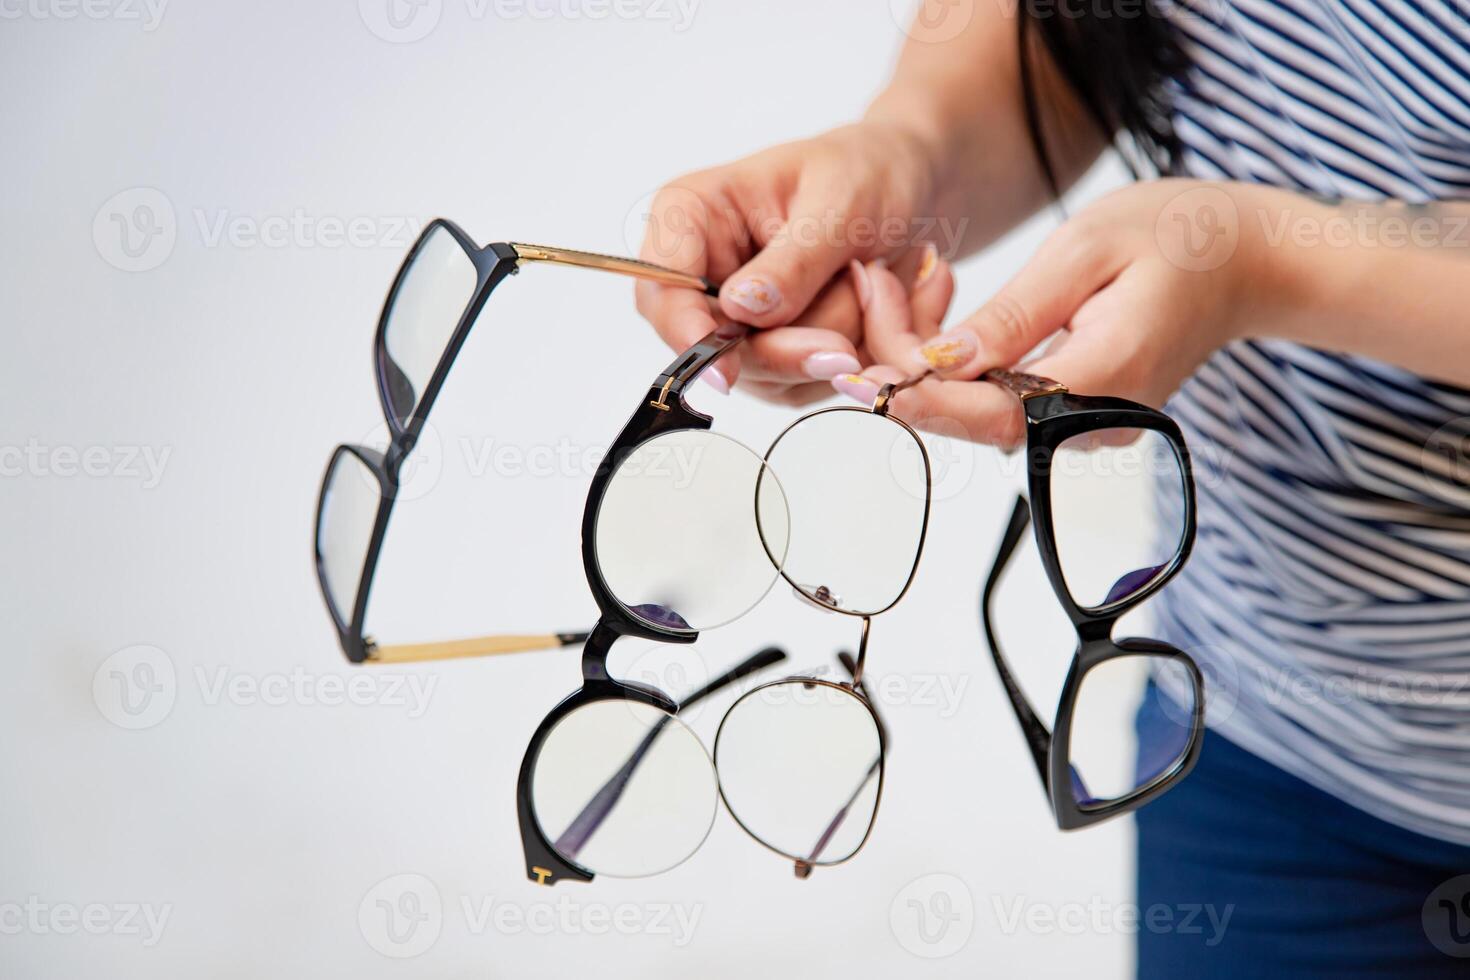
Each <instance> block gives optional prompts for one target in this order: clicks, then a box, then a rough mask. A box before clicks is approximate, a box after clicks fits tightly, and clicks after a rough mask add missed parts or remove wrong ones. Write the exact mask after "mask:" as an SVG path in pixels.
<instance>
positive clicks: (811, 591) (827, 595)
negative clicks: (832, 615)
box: [791, 585, 842, 612]
mask: <svg viewBox="0 0 1470 980" xmlns="http://www.w3.org/2000/svg"><path fill="white" fill-rule="evenodd" d="M791 591H792V592H794V593H795V594H796V597H797V598H798V599H800V600H801V601H802V602H805V603H806V604H807V605H809V606H816V607H817V608H818V609H820V610H822V611H823V612H835V611H837V610H838V609H840V608H841V607H842V596H840V595H838V594H837V593H836V592H833V591H832V590H831V589H829V588H827V587H826V586H825V585H818V586H817V587H816V588H812V587H810V586H806V585H802V586H793V587H792V589H791Z"/></svg>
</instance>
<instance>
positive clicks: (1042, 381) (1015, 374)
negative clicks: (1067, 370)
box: [873, 368, 1067, 415]
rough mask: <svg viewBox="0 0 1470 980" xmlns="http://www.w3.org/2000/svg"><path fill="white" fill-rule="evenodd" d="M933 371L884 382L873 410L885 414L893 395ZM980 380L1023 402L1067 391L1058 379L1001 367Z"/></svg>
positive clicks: (932, 373) (981, 376)
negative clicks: (1002, 389) (1000, 388)
mask: <svg viewBox="0 0 1470 980" xmlns="http://www.w3.org/2000/svg"><path fill="white" fill-rule="evenodd" d="M934 373H935V372H934V371H932V370H929V371H921V372H919V373H918V374H914V375H910V376H909V377H907V378H904V379H903V380H902V381H896V382H894V383H892V384H886V385H884V386H883V387H881V388H879V389H878V396H877V397H876V398H875V399H874V400H873V411H874V412H876V413H877V414H879V415H887V414H888V409H889V404H888V403H889V402H890V401H891V400H892V399H893V396H894V395H896V394H898V393H899V392H900V391H903V390H904V389H905V388H912V387H913V386H914V385H916V384H918V383H919V382H920V381H923V380H924V379H926V378H929V377H931V376H933V375H934ZM980 380H981V381H989V382H991V383H992V384H998V385H1000V386H1001V387H1002V388H1004V389H1006V390H1007V391H1009V392H1010V393H1011V394H1013V395H1015V396H1016V397H1017V398H1019V399H1021V401H1023V402H1024V401H1026V400H1027V399H1029V398H1037V397H1040V396H1041V395H1060V394H1066V392H1067V386H1066V385H1064V384H1062V383H1061V382H1060V381H1053V380H1052V379H1051V378H1043V377H1042V376H1041V375H1039V374H1027V373H1025V372H1024V371H1007V370H1005V369H1003V368H993V369H991V370H989V371H986V372H985V373H984V374H982V375H980Z"/></svg>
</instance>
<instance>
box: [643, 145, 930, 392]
mask: <svg viewBox="0 0 1470 980" xmlns="http://www.w3.org/2000/svg"><path fill="white" fill-rule="evenodd" d="M933 183H934V182H933V179H932V177H931V175H930V173H929V165H928V163H927V162H926V158H925V151H924V149H923V147H922V146H921V143H920V141H919V140H918V139H917V138H916V137H915V136H913V135H911V134H908V133H907V132H906V131H905V130H903V129H902V128H900V127H897V126H892V125H887V124H883V123H878V122H863V123H858V124H856V125H852V126H848V127H845V128H842V129H838V130H835V131H833V132H831V133H827V134H825V135H823V136H819V137H817V138H815V139H810V140H803V141H801V142H797V143H789V144H786V145H783V146H777V147H774V148H772V149H769V150H765V151H764V152H761V153H758V154H756V155H754V156H752V157H748V158H746V159H744V160H740V161H737V162H735V163H732V164H728V165H726V166H722V167H716V168H714V169H712V170H705V171H701V172H699V173H695V174H691V175H689V176H686V177H682V178H680V179H678V180H675V181H673V182H672V183H671V184H669V185H668V186H666V187H665V188H663V189H662V190H661V191H659V193H658V194H657V195H655V197H654V201H653V207H652V209H651V213H650V215H649V223H648V228H647V231H646V234H645V238H644V242H643V247H642V250H641V252H640V257H641V258H643V259H645V260H647V261H650V262H657V263H659V264H660V265H667V266H672V267H674V268H676V269H680V270H682V271H686V272H690V273H693V274H695V275H701V276H707V277H708V278H710V279H713V280H715V281H717V282H719V281H723V283H724V288H723V289H722V290H721V292H720V299H719V303H718V305H717V306H716V305H714V304H711V303H710V302H709V300H708V299H707V298H706V297H704V296H701V295H699V294H697V293H694V292H692V291H690V290H688V289H677V288H671V287H665V286H659V285H657V284H655V283H648V282H640V283H639V284H638V286H637V297H638V310H639V312H641V313H642V314H643V315H644V316H645V317H646V318H647V319H648V320H649V322H651V323H652V324H653V326H654V328H655V329H656V330H657V331H658V333H659V335H660V336H662V337H663V338H664V340H665V341H667V342H668V344H669V345H670V346H671V347H674V348H675V349H679V350H682V349H684V348H685V347H688V346H689V345H691V344H693V343H694V342H695V341H697V340H698V339H699V338H700V337H702V336H704V335H705V334H707V333H709V332H710V331H711V330H713V329H715V327H716V325H717V321H738V322H741V323H748V324H751V325H754V326H757V327H777V326H779V327H782V329H780V330H770V331H759V332H757V333H756V334H755V335H754V336H752V337H751V338H749V339H748V340H747V341H746V342H745V343H744V344H742V345H741V348H740V349H739V350H738V351H732V352H731V353H730V354H727V355H726V356H725V357H723V358H722V359H721V361H720V364H719V366H718V369H711V370H709V371H706V372H705V374H704V377H705V378H706V379H708V380H710V381H711V383H712V384H714V385H715V386H716V387H717V388H723V389H724V390H728V388H729V385H732V384H734V383H735V381H736V378H737V376H738V377H739V378H740V379H741V380H742V382H743V383H744V385H745V387H747V388H749V389H750V390H752V391H754V392H755V393H756V394H759V395H761V396H762V397H766V398H770V399H773V400H778V401H783V402H787V403H793V404H797V403H804V402H808V401H812V400H815V399H817V398H822V397H826V396H828V395H830V394H831V388H830V387H828V384H827V382H828V381H830V380H831V379H832V378H834V377H836V376H837V375H840V374H848V373H852V372H856V371H858V370H859V369H860V367H861V365H862V364H867V363H871V358H869V357H868V356H867V354H866V352H865V351H864V349H863V336H862V322H861V316H860V312H859V308H858V301H857V296H856V294H855V292H854V290H853V282H852V279H851V278H850V276H848V275H847V274H846V270H847V269H848V267H849V263H851V262H852V261H853V260H861V261H871V260H874V259H879V258H882V259H886V260H888V261H889V262H890V263H891V264H892V267H893V268H896V269H899V270H900V271H901V272H903V273H904V274H905V275H906V276H907V277H908V278H909V279H912V277H913V276H914V275H915V274H917V270H918V267H919V265H920V264H921V262H922V261H923V260H924V258H925V254H926V250H925V249H924V248H923V246H924V244H925V243H924V242H922V241H918V240H916V239H917V238H918V237H920V236H919V235H918V234H916V232H921V231H923V229H922V227H921V226H918V225H916V224H915V222H914V221H913V220H912V219H913V218H914V216H915V215H917V214H921V213H930V214H932V213H934V209H933V208H932V206H931V194H932V186H933ZM941 244H943V243H941ZM951 244H953V243H951ZM929 254H931V255H932V252H930V253H929ZM788 324H794V325H793V326H787V325H788ZM737 355H738V356H737Z"/></svg>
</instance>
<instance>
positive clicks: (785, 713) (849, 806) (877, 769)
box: [715, 680, 882, 864]
mask: <svg viewBox="0 0 1470 980" xmlns="http://www.w3.org/2000/svg"><path fill="white" fill-rule="evenodd" d="M881 746H882V742H881V739H880V738H879V734H878V725H877V723H876V722H875V721H874V719H873V714H872V712H871V711H869V710H868V707H867V705H865V704H863V703H862V702H861V701H860V700H858V698H857V697H856V696H854V695H853V694H852V693H850V692H848V691H845V690H843V689H841V688H838V687H835V686H833V685H830V684H821V683H810V682H808V683H803V682H802V681H799V680H794V681H782V682H780V683H777V684H771V685H768V686H766V687H761V688H757V689H756V690H754V691H751V692H750V693H749V694H747V695H745V696H744V697H743V698H741V699H740V700H739V701H737V702H736V703H735V704H734V706H733V707H731V708H730V711H729V713H728V714H727V715H726V716H725V720H724V722H723V723H722V724H721V725H720V734H719V738H718V739H717V740H716V742H715V767H716V768H717V769H718V770H719V777H720V789H721V792H722V793H723V794H724V796H725V804H726V805H727V806H728V807H729V808H730V812H731V813H732V814H734V816H735V819H736V820H738V821H740V824H741V826H743V827H744V828H745V829H746V830H747V831H749V832H750V834H751V835H752V836H753V837H755V838H756V839H757V840H759V841H761V842H762V843H764V844H766V845H767V846H768V847H770V848H772V849H774V850H776V851H779V852H780V853H782V854H785V855H786V856H787V857H790V858H793V859H796V860H800V861H805V862H807V863H809V864H836V863H837V862H839V861H843V860H846V859H847V858H849V857H851V856H852V855H853V854H854V853H855V852H856V851H857V849H858V848H859V847H861V846H862V843H863V840H864V839H865V838H866V837H867V834H868V828H869V827H871V826H872V823H873V816H874V814H875V812H876V811H877V808H878V790H879V786H880V782H881V777H882V747H881Z"/></svg>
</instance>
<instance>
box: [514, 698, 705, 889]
mask: <svg viewBox="0 0 1470 980" xmlns="http://www.w3.org/2000/svg"><path fill="white" fill-rule="evenodd" d="M531 779H532V782H531V800H532V805H533V806H534V808H535V811H536V821H537V823H538V824H539V825H540V827H541V830H542V833H544V834H545V835H546V838H547V840H549V841H550V842H551V844H552V846H553V847H554V848H555V849H556V852H557V853H558V854H560V855H561V856H562V857H563V858H565V859H566V860H568V861H570V862H572V863H573V864H577V865H580V866H581V867H583V868H586V869H587V870H588V871H591V872H593V873H594V874H600V875H608V876H610V877H614V878H640V877H643V876H645V875H653V874H658V873H659V872H662V871H667V870H669V869H670V868H672V867H675V866H676V865H678V864H680V863H682V862H683V861H684V860H685V859H686V858H688V857H689V855H691V854H693V853H694V852H695V851H696V850H698V849H699V845H700V844H702V843H703V842H704V838H705V837H706V835H708V834H709V828H710V825H711V823H713V822H714V818H715V809H716V808H717V807H718V805H719V786H718V784H717V782H716V779H715V773H714V767H713V766H712V765H711V764H710V759H709V754H708V753H707V752H705V750H704V745H703V744H702V743H701V742H700V741H699V739H698V738H697V737H696V736H695V734H694V733H693V732H691V731H690V730H689V729H688V727H686V726H685V725H684V723H683V722H681V721H679V719H677V718H675V717H674V716H673V715H670V714H668V713H667V712H664V711H660V710H659V709H658V708H654V707H650V706H648V705H644V704H638V703H636V702H630V701H595V702H593V703H591V704H588V705H584V706H582V707H580V708H577V709H575V710H574V711H572V712H571V713H570V714H568V715H567V716H566V717H565V718H563V719H561V720H560V721H558V722H557V723H556V725H555V726H554V727H553V728H552V729H551V732H550V733H549V734H548V735H547V737H546V741H545V742H544V743H543V744H542V746H541V753H540V755H539V756H538V757H537V759H536V768H535V770H534V772H533V773H532V777H531Z"/></svg>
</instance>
